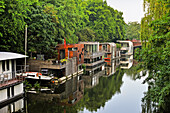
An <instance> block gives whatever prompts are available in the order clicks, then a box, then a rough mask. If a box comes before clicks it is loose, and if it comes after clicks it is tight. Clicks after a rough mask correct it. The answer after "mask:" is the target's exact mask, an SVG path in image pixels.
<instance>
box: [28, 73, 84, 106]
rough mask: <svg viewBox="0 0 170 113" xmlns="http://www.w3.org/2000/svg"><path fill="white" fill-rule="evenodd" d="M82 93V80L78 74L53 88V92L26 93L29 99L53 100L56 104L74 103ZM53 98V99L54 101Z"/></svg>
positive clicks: (38, 100) (39, 100)
mask: <svg viewBox="0 0 170 113" xmlns="http://www.w3.org/2000/svg"><path fill="white" fill-rule="evenodd" d="M83 95H84V81H83V80H79V79H78V76H75V77H72V78H71V79H69V80H67V81H66V82H64V83H62V84H59V85H58V86H57V87H55V88H54V91H53V93H49V94H47V93H39V94H32V93H31V94H30V93H29V94H28V99H29V101H32V102H34V103H36V102H54V103H55V104H57V105H68V106H72V105H75V104H76V103H77V102H78V101H79V100H80V99H81V98H82V97H83ZM54 100H55V101H54ZM35 101H36V102H35Z"/></svg>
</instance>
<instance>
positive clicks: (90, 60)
mask: <svg viewBox="0 0 170 113" xmlns="http://www.w3.org/2000/svg"><path fill="white" fill-rule="evenodd" d="M79 43H80V44H84V64H85V66H86V71H85V75H93V74H94V73H96V72H98V71H101V70H104V64H105V62H104V59H103V56H104V52H103V51H99V42H79Z"/></svg>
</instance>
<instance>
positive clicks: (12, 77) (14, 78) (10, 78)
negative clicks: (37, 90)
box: [0, 65, 29, 87]
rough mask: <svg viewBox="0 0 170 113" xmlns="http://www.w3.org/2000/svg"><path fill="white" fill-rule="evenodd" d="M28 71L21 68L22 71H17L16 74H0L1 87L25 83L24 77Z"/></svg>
mask: <svg viewBox="0 0 170 113" xmlns="http://www.w3.org/2000/svg"><path fill="white" fill-rule="evenodd" d="M20 66H21V65H20ZM27 67H29V66H27ZM26 69H28V68H26ZM26 71H27V70H25V69H22V68H21V69H20V70H17V71H16V72H2V73H0V87H2V86H6V85H9V84H13V83H16V82H20V81H23V80H24V77H23V76H22V75H23V73H24V72H26Z"/></svg>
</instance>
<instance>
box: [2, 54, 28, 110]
mask: <svg viewBox="0 0 170 113" xmlns="http://www.w3.org/2000/svg"><path fill="white" fill-rule="evenodd" d="M26 57H27V56H25V55H22V54H18V53H12V52H0V107H3V106H5V105H6V104H8V103H10V102H12V101H15V100H17V99H19V98H21V97H22V96H23V94H24V89H23V79H22V77H17V76H16V75H17V73H22V72H24V71H25V70H24V69H19V70H18V68H17V63H18V62H20V60H19V59H21V58H26ZM21 62H22V61H21Z"/></svg>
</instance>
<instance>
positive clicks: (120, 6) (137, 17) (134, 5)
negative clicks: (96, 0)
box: [106, 0, 144, 23]
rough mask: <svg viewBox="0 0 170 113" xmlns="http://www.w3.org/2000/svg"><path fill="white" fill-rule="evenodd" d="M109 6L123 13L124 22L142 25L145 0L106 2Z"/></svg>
mask: <svg viewBox="0 0 170 113" xmlns="http://www.w3.org/2000/svg"><path fill="white" fill-rule="evenodd" d="M106 1H107V4H108V5H109V6H111V7H112V8H114V9H117V10H118V11H121V12H123V17H124V21H125V22H126V23H128V22H134V21H138V22H139V23H140V21H141V18H142V17H144V12H143V0H106Z"/></svg>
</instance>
